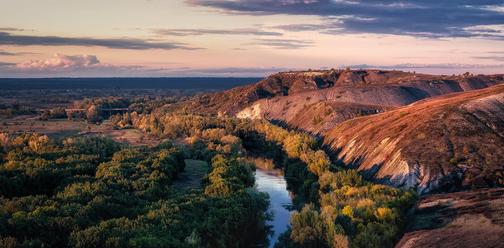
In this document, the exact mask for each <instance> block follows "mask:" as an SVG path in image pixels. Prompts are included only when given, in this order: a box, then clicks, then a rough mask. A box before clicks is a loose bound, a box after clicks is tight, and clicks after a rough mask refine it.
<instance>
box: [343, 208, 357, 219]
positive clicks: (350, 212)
mask: <svg viewBox="0 0 504 248" xmlns="http://www.w3.org/2000/svg"><path fill="white" fill-rule="evenodd" d="M341 213H342V214H343V215H346V216H348V217H350V218H353V217H354V211H353V208H352V207H351V206H345V207H344V208H343V210H341Z"/></svg>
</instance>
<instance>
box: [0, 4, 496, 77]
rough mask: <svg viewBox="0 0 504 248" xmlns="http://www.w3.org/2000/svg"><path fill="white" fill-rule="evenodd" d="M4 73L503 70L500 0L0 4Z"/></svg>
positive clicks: (104, 74)
mask: <svg viewBox="0 0 504 248" xmlns="http://www.w3.org/2000/svg"><path fill="white" fill-rule="evenodd" d="M1 3H2V10H0V23H1V24H0V77H130V76H135V77H173V76H225V77H227V76H237V77H243V76H252V77H258V76H264V75H267V74H270V73H274V72H277V71H285V70H299V69H309V68H311V69H324V68H339V67H346V66H350V67H354V68H382V69H398V70H406V71H417V72H425V73H433V74H453V73H462V72H465V71H470V72H473V73H504V46H503V45H504V3H503V1H492V0H485V1H477V2H476V1H465V0H463V1H430V0H428V1H419V0H412V1H394V0H371V1H358V0H277V1H272V0H233V1H231V0H210V1H204V0H173V1H163V0H122V1H120V3H118V2H117V1H98V0H89V1H63V0H48V1H34V0H17V1H7V0H1Z"/></svg>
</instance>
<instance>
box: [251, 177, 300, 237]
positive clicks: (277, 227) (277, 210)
mask: <svg viewBox="0 0 504 248" xmlns="http://www.w3.org/2000/svg"><path fill="white" fill-rule="evenodd" d="M255 180H256V186H257V190H259V191H261V192H265V193H268V194H269V196H270V207H269V211H270V213H272V214H273V219H272V220H271V221H268V223H267V224H268V225H271V226H272V227H273V232H274V233H273V236H272V237H271V238H270V247H273V246H274V244H275V243H276V241H277V240H278V237H279V236H280V234H282V233H283V232H285V231H286V230H287V228H288V226H289V219H290V216H291V211H290V210H289V209H291V208H292V199H291V197H290V195H289V191H288V190H287V182H286V181H285V179H284V178H283V176H277V175H274V174H271V173H270V174H269V173H268V172H267V171H261V170H259V169H258V170H257V171H256V173H255Z"/></svg>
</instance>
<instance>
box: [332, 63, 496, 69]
mask: <svg viewBox="0 0 504 248" xmlns="http://www.w3.org/2000/svg"><path fill="white" fill-rule="evenodd" d="M344 67H347V66H341V68H344ZM348 67H350V68H354V69H358V68H360V69H372V68H375V69H386V70H397V69H422V68H423V69H469V68H504V65H483V64H396V65H368V64H362V65H350V66H348Z"/></svg>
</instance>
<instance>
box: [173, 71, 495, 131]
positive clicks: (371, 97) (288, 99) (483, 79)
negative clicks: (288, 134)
mask: <svg viewBox="0 0 504 248" xmlns="http://www.w3.org/2000/svg"><path fill="white" fill-rule="evenodd" d="M502 82H504V76H503V75H476V76H474V75H470V74H465V75H458V76H455V75H454V76H434V75H426V74H417V73H409V72H402V71H383V70H322V71H296V72H281V73H277V74H274V75H271V76H269V77H267V78H265V79H264V80H261V81H260V82H258V83H256V84H252V85H247V86H241V87H237V88H234V89H231V90H227V91H223V92H218V93H211V94H204V95H201V96H199V97H196V98H193V99H191V100H189V101H187V102H183V103H181V104H178V105H175V106H172V107H175V109H183V110H184V111H187V112H198V113H210V114H221V115H233V116H238V117H240V118H266V119H269V120H275V121H279V122H283V123H285V124H288V125H289V126H291V127H295V128H299V129H304V130H307V131H311V132H313V133H317V134H319V133H321V132H324V131H326V130H328V129H329V128H331V127H333V126H334V125H335V124H337V123H340V122H342V121H345V120H347V119H350V118H353V117H356V116H361V115H368V114H375V113H377V112H382V111H384V110H386V109H390V108H392V107H399V106H404V105H407V104H410V103H412V102H415V101H418V100H421V99H425V98H427V97H432V96H438V95H443V94H448V93H453V92H462V91H467V90H474V89H481V88H485V87H488V86H492V85H496V84H500V83H502ZM327 107H330V108H333V109H334V114H332V115H329V114H324V112H328V111H326V109H327ZM321 119H322V120H323V121H324V122H325V123H327V124H326V125H320V126H317V125H310V124H307V121H308V123H317V122H320V120H321Z"/></svg>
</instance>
